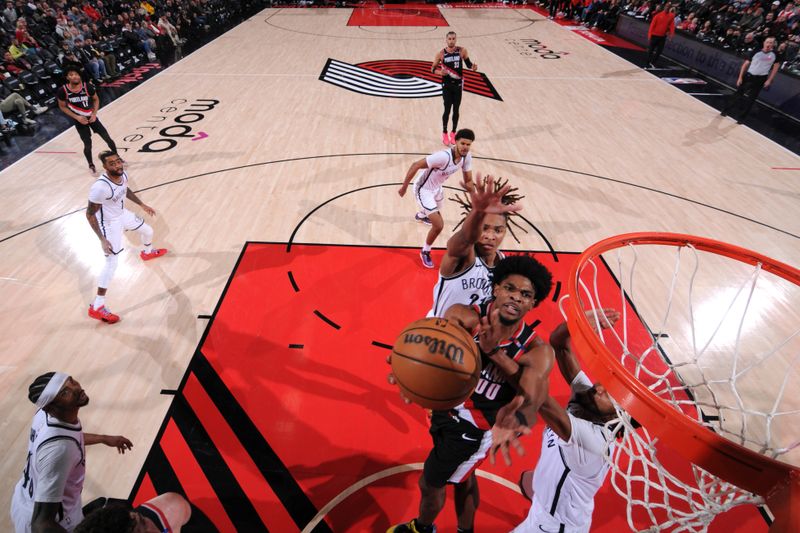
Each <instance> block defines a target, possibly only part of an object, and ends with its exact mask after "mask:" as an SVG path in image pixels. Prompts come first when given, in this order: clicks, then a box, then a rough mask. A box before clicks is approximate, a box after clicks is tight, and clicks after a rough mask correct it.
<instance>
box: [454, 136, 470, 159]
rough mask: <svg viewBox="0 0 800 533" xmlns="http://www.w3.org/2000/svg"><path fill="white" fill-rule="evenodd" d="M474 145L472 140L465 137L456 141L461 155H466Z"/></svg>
mask: <svg viewBox="0 0 800 533" xmlns="http://www.w3.org/2000/svg"><path fill="white" fill-rule="evenodd" d="M471 147H472V141H471V140H469V139H464V138H463V137H462V138H461V139H459V140H457V141H456V150H457V151H458V155H460V156H461V157H464V156H466V155H467V154H468V153H469V150H470V148H471Z"/></svg>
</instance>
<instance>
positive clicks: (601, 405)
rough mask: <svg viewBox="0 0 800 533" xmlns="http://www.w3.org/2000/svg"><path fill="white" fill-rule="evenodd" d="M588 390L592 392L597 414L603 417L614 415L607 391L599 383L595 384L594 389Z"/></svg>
mask: <svg viewBox="0 0 800 533" xmlns="http://www.w3.org/2000/svg"><path fill="white" fill-rule="evenodd" d="M590 390H594V393H593V397H594V404H595V406H597V410H598V411H599V412H601V413H602V414H604V415H613V414H615V413H616V410H615V409H614V404H613V402H612V401H611V396H609V395H608V391H607V390H606V388H605V387H603V385H602V384H601V383H595V384H594V387H592V389H590Z"/></svg>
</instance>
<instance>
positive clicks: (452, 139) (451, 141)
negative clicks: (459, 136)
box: [450, 131, 456, 144]
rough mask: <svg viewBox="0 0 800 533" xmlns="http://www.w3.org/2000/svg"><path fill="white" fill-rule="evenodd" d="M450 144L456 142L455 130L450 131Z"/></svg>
mask: <svg viewBox="0 0 800 533" xmlns="http://www.w3.org/2000/svg"><path fill="white" fill-rule="evenodd" d="M450 144H456V132H454V131H451V132H450Z"/></svg>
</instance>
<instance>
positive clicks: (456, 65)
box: [431, 31, 478, 146]
mask: <svg viewBox="0 0 800 533" xmlns="http://www.w3.org/2000/svg"><path fill="white" fill-rule="evenodd" d="M446 39H447V46H446V47H445V48H444V49H442V50H439V53H438V54H436V58H434V60H433V66H432V67H431V72H433V73H434V74H439V75H441V76H442V98H443V99H444V114H443V115H442V143H444V144H445V145H448V146H449V145H451V144H455V143H456V130H457V129H458V108H459V107H460V106H461V93H462V92H463V88H464V78H463V65H467V68H469V69H472V70H478V64H477V63H473V62H472V61H471V60H470V58H469V53H467V49H466V48H463V47H461V46H456V32H454V31H451V32H448V33H447V37H446ZM450 108H452V109H453V129H451V130H450V134H449V135H448V134H447V122H448V120H449V118H450Z"/></svg>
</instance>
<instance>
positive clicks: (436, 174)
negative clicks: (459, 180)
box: [414, 148, 472, 191]
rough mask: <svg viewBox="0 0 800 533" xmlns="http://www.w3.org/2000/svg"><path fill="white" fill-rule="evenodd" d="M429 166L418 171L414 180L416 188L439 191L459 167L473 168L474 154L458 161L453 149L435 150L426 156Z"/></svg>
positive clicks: (461, 168) (466, 169) (467, 170)
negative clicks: (455, 158) (454, 156)
mask: <svg viewBox="0 0 800 533" xmlns="http://www.w3.org/2000/svg"><path fill="white" fill-rule="evenodd" d="M425 161H426V163H427V165H428V168H424V169H422V170H420V171H419V172H418V173H417V176H416V179H415V180H414V189H415V190H419V189H429V190H432V191H437V190H439V189H441V187H442V185H443V184H444V182H445V181H447V178H449V177H450V176H451V175H452V174H455V173H456V172H457V171H458V170H459V169H460V170H462V171H464V172H469V171H470V170H472V154H470V153H468V154H467V155H466V156H464V157H462V158H461V159H459V161H458V163H456V162H454V161H453V150H452V149H450V148H448V149H446V150H440V151H438V152H434V153H432V154H431V155H429V156H428V157H426V158H425Z"/></svg>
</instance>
